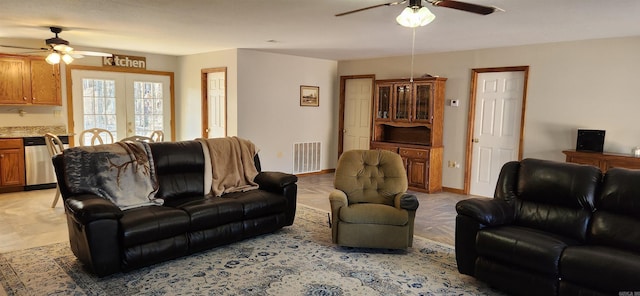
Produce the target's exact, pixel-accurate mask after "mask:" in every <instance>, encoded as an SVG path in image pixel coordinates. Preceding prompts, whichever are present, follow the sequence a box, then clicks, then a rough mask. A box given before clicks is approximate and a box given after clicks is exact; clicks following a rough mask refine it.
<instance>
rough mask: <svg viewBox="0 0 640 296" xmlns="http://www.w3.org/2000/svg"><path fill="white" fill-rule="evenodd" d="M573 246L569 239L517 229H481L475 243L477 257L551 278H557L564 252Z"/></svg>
mask: <svg viewBox="0 0 640 296" xmlns="http://www.w3.org/2000/svg"><path fill="white" fill-rule="evenodd" d="M577 244H578V243H577V242H576V241H574V240H573V239H570V238H565V237H561V236H559V235H554V234H551V233H548V232H543V231H538V230H535V229H531V228H525V227H519V226H504V227H497V228H487V229H483V230H480V231H478V236H477V240H476V248H477V250H478V255H479V256H480V257H485V258H488V259H489V260H495V261H498V262H502V263H503V264H506V265H513V266H522V267H526V268H527V269H531V270H534V271H536V272H540V273H541V274H548V275H553V276H557V275H559V269H558V262H560V255H562V252H563V251H564V249H565V248H566V247H567V246H568V245H577Z"/></svg>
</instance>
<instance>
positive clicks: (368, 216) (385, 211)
mask: <svg viewBox="0 0 640 296" xmlns="http://www.w3.org/2000/svg"><path fill="white" fill-rule="evenodd" d="M340 220H341V221H344V222H347V223H363V224H380V225H397V226H403V225H407V223H408V222H409V214H408V213H407V211H403V210H401V209H397V208H394V207H391V206H388V205H383V204H373V203H361V204H353V205H349V206H348V207H343V208H342V209H340Z"/></svg>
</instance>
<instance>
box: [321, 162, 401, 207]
mask: <svg viewBox="0 0 640 296" xmlns="http://www.w3.org/2000/svg"><path fill="white" fill-rule="evenodd" d="M333 185H334V187H335V188H336V189H338V190H341V191H343V192H344V193H346V194H347V198H348V200H349V204H354V203H378V204H385V205H391V206H392V205H393V202H394V198H395V196H396V195H397V194H398V193H402V192H405V191H407V175H406V171H405V169H404V166H403V165H402V158H401V157H400V155H398V154H396V153H393V152H391V151H386V150H351V151H347V152H345V153H343V154H342V156H341V157H340V160H339V161H338V167H337V168H336V176H335V180H334V184H333Z"/></svg>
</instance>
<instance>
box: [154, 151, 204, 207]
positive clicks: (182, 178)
mask: <svg viewBox="0 0 640 296" xmlns="http://www.w3.org/2000/svg"><path fill="white" fill-rule="evenodd" d="M149 148H150V149H151V152H152V155H153V160H154V163H155V165H156V174H157V176H158V185H159V188H158V192H157V193H156V197H157V198H162V199H164V200H165V202H167V201H169V200H171V199H179V198H182V197H188V196H194V195H199V196H204V167H205V159H204V153H203V152H202V145H201V144H200V143H199V142H198V141H182V142H157V143H149Z"/></svg>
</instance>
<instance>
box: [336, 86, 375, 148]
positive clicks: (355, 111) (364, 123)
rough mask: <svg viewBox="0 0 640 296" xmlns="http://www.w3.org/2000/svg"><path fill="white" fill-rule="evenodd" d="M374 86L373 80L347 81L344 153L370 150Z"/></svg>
mask: <svg viewBox="0 0 640 296" xmlns="http://www.w3.org/2000/svg"><path fill="white" fill-rule="evenodd" d="M372 84H373V82H372V79H371V78H359V79H347V80H346V81H345V97H344V130H343V133H344V137H343V141H342V149H343V150H342V151H348V150H353V149H369V141H370V135H371V96H372V92H373V90H372V89H371V85H372Z"/></svg>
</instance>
